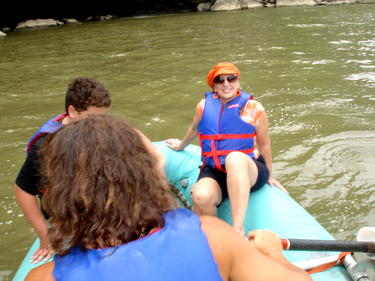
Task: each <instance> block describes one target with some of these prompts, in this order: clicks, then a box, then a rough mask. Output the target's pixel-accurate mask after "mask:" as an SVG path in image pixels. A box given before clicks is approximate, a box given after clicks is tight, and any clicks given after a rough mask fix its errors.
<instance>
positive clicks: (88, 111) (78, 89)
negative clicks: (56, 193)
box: [14, 77, 165, 263]
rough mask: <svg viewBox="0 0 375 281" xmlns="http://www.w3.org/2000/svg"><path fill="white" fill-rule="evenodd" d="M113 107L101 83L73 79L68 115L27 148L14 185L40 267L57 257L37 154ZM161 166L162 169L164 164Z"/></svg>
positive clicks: (52, 123) (47, 126)
mask: <svg viewBox="0 0 375 281" xmlns="http://www.w3.org/2000/svg"><path fill="white" fill-rule="evenodd" d="M110 105H111V96H110V93H109V92H108V91H107V89H106V88H105V87H104V86H103V85H102V84H101V83H100V82H99V81H97V80H96V79H94V78H90V77H79V78H77V79H74V80H73V81H72V82H71V83H70V84H69V86H68V90H67V92H66V95H65V113H63V114H60V115H58V116H56V117H54V118H52V119H50V120H48V121H47V122H46V123H45V124H44V125H43V126H42V127H41V128H40V129H39V130H38V131H37V132H36V133H35V134H34V135H33V136H32V138H31V139H30V141H29V143H28V145H27V148H26V153H27V157H26V160H25V162H24V164H23V166H22V168H21V169H20V172H19V174H18V176H17V178H16V181H15V184H14V191H15V194H16V198H17V201H18V203H19V205H20V207H21V209H22V211H23V213H24V214H25V216H26V218H27V219H28V221H29V222H30V224H31V226H32V227H33V228H34V230H35V232H36V233H37V235H38V237H39V240H40V246H39V248H38V249H37V250H36V251H35V253H34V254H33V255H32V257H31V261H30V262H34V263H38V262H39V261H41V260H42V259H43V258H44V260H45V261H47V260H48V259H50V258H51V257H52V255H53V253H54V251H53V250H52V249H51V247H50V244H49V242H48V239H47V231H48V225H47V223H46V221H45V219H48V216H47V214H46V213H45V212H44V210H43V208H41V209H40V208H39V204H38V199H37V197H39V199H40V201H41V202H42V201H43V200H42V198H43V194H44V192H45V190H44V189H42V188H40V180H41V178H40V175H39V156H38V151H39V149H40V147H41V145H42V144H43V142H44V141H45V139H46V137H47V135H48V134H51V133H53V132H55V131H56V130H58V129H60V128H61V127H63V126H64V125H68V124H70V123H72V122H75V121H78V120H82V119H85V118H87V117H88V116H91V115H103V114H106V112H107V108H108V107H109V106H110ZM138 133H139V134H140V135H141V137H142V138H143V140H144V141H145V143H147V145H148V147H149V149H150V150H152V151H153V153H155V155H156V156H157V157H161V158H163V157H164V155H163V154H162V153H161V152H159V151H158V150H157V149H156V147H154V146H153V145H152V143H151V142H150V141H149V140H148V139H147V138H146V137H145V136H144V135H143V134H142V133H141V132H139V131H138ZM160 163H161V165H163V162H162V161H161V162H160ZM164 163H165V162H164ZM159 168H160V169H162V167H159Z"/></svg>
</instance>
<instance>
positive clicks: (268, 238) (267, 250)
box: [247, 229, 283, 259]
mask: <svg viewBox="0 0 375 281" xmlns="http://www.w3.org/2000/svg"><path fill="white" fill-rule="evenodd" d="M247 238H248V239H249V241H250V243H251V244H253V245H254V247H255V248H256V249H257V250H258V251H259V252H261V253H262V254H264V255H266V256H268V257H269V258H271V259H275V258H277V259H278V257H279V256H280V255H282V250H283V247H282V244H281V239H280V236H279V235H277V234H276V233H274V232H272V231H270V230H268V229H264V230H253V231H250V232H249V233H248V234H247Z"/></svg>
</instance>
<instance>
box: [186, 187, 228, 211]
mask: <svg viewBox="0 0 375 281" xmlns="http://www.w3.org/2000/svg"><path fill="white" fill-rule="evenodd" d="M217 189H218V187H216V186H210V185H208V184H199V183H198V184H197V185H196V186H195V188H194V190H193V194H192V197H191V198H192V200H193V204H194V205H198V206H205V205H215V206H216V205H218V204H219V203H220V199H221V194H220V192H219V191H218V190H217Z"/></svg>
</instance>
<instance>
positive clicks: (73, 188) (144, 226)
mask: <svg viewBox="0 0 375 281" xmlns="http://www.w3.org/2000/svg"><path fill="white" fill-rule="evenodd" d="M40 154H41V156H42V159H43V161H42V162H41V163H42V169H41V171H42V175H43V176H44V178H45V179H44V181H43V186H44V187H45V188H46V190H47V191H46V193H45V194H44V197H43V203H42V204H43V208H44V209H45V210H46V212H47V213H48V215H49V216H50V219H49V224H50V226H51V228H50V229H49V233H48V235H49V239H50V243H51V245H52V248H53V249H54V250H55V251H57V252H59V255H66V254H67V253H69V252H70V248H71V247H72V246H74V245H80V247H81V249H83V250H87V249H97V248H104V247H113V246H118V245H121V244H123V243H127V242H129V241H132V240H135V239H138V238H139V237H143V236H144V235H147V234H148V233H149V231H150V230H152V229H154V228H159V227H163V226H164V220H163V218H162V214H163V213H164V212H166V211H168V210H170V209H172V208H173V205H174V201H173V199H172V197H171V195H170V193H169V189H168V184H167V181H166V179H165V177H163V175H161V174H160V172H159V171H158V169H157V168H156V167H155V164H154V163H155V161H154V159H153V158H152V156H151V154H150V153H149V151H148V150H147V149H146V147H145V145H144V143H143V142H142V140H141V138H140V136H139V134H138V133H137V132H136V131H135V130H134V129H133V127H132V126H131V125H129V124H128V123H127V122H126V121H124V120H122V119H120V118H118V117H115V116H108V115H100V116H90V117H88V118H87V119H85V120H81V121H78V122H73V123H71V124H69V125H67V126H65V127H63V128H62V129H60V130H58V131H57V132H56V133H54V134H51V136H49V137H48V139H47V140H46V142H45V144H44V145H43V146H42V148H41V149H40Z"/></svg>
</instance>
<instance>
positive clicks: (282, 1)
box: [0, 0, 375, 38]
mask: <svg viewBox="0 0 375 281" xmlns="http://www.w3.org/2000/svg"><path fill="white" fill-rule="evenodd" d="M219 1H220V0H217V1H216V2H215V4H212V3H210V2H206V3H201V4H199V5H198V6H197V7H196V9H195V10H194V9H190V10H186V9H185V10H179V11H173V10H146V11H141V10H140V11H134V13H133V14H131V15H128V16H117V15H97V16H89V17H87V18H85V19H77V18H63V19H62V20H57V19H54V18H38V19H27V20H25V21H22V22H19V23H18V24H17V25H16V26H15V27H14V28H13V29H12V28H11V27H2V28H1V30H0V38H2V37H3V38H4V37H7V33H11V32H15V31H19V30H34V29H43V28H48V27H54V26H63V25H72V24H83V23H85V22H90V21H107V20H113V19H119V18H144V17H153V16H161V15H168V14H181V13H199V12H227V11H241V10H250V9H259V8H261V9H264V8H268V7H272V8H277V7H284V8H285V7H296V6H298V7H306V6H340V5H361V4H375V0H261V1H260V2H258V1H255V0H241V1H242V4H241V6H238V5H237V6H236V7H234V6H230V5H226V4H227V3H225V2H224V1H225V0H221V1H222V2H220V3H219ZM215 5H216V6H217V7H215ZM213 8H214V10H213Z"/></svg>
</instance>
